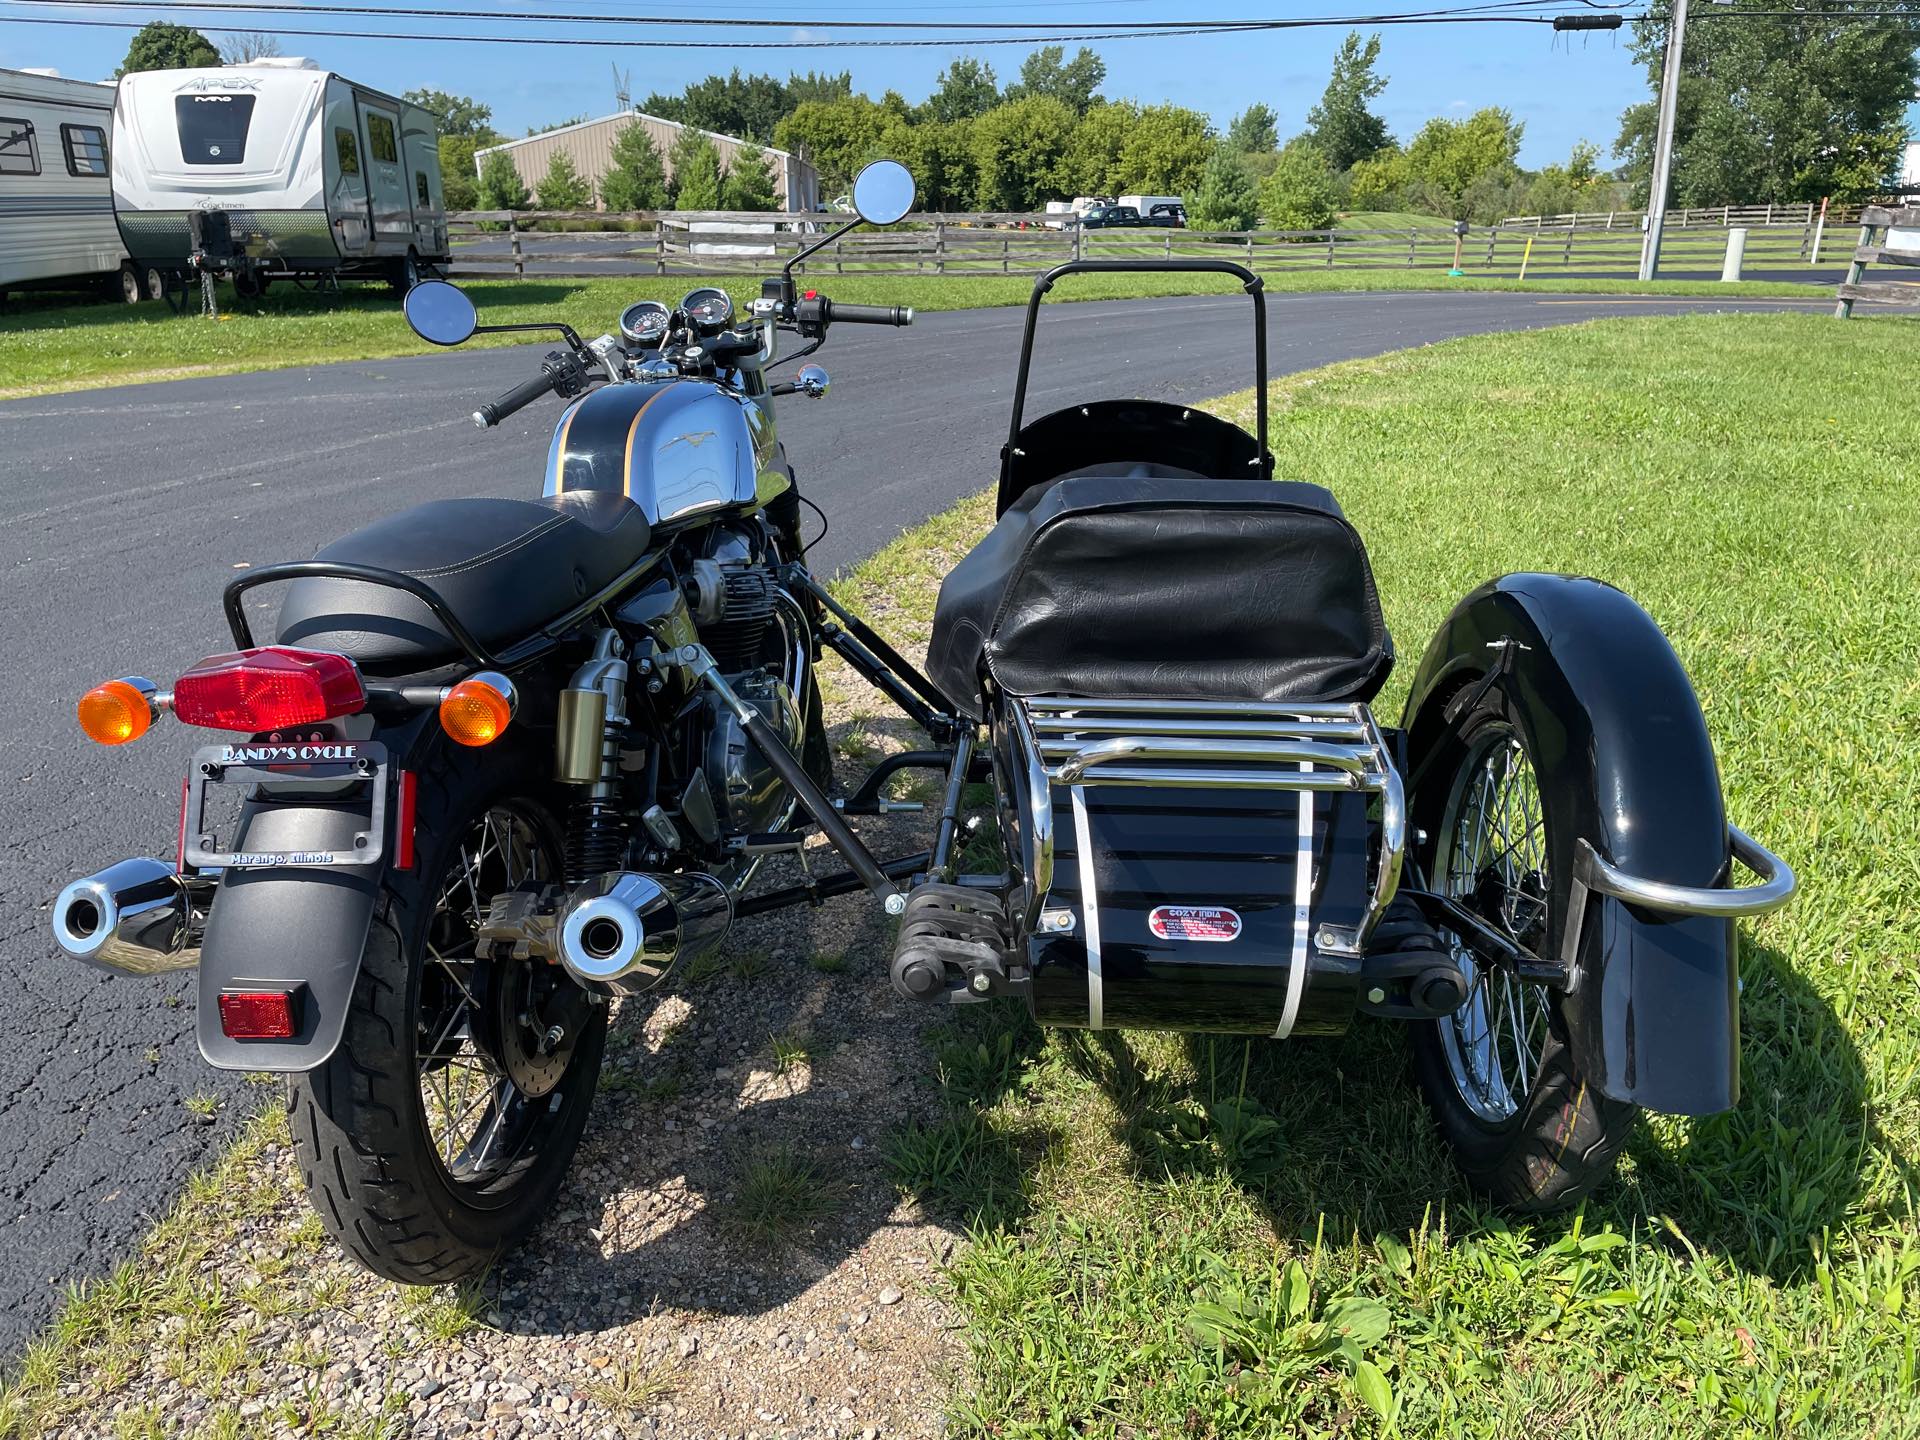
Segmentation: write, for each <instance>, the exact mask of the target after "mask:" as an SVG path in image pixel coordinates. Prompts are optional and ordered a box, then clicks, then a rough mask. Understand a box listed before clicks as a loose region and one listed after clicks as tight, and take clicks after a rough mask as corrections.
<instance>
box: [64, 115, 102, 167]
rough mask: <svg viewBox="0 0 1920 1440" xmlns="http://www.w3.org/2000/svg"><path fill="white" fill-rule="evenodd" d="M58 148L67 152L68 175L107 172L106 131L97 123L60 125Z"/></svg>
mask: <svg viewBox="0 0 1920 1440" xmlns="http://www.w3.org/2000/svg"><path fill="white" fill-rule="evenodd" d="M60 148H61V149H62V150H64V151H66V153H67V173H68V174H69V175H104V174H106V173H107V132H106V131H104V130H102V129H101V128H100V127H99V126H98V125H62V126H61V127H60Z"/></svg>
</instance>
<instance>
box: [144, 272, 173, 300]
mask: <svg viewBox="0 0 1920 1440" xmlns="http://www.w3.org/2000/svg"><path fill="white" fill-rule="evenodd" d="M168 288H169V285H168V277H167V272H166V271H164V270H162V269H161V268H160V267H159V266H158V265H149V266H148V267H147V298H148V299H149V300H164V299H166V298H167V290H168Z"/></svg>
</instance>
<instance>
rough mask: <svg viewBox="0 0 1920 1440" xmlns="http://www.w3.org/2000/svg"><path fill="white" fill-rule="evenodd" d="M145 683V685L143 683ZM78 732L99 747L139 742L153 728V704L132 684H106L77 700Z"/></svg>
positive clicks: (144, 693)
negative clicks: (80, 731)
mask: <svg viewBox="0 0 1920 1440" xmlns="http://www.w3.org/2000/svg"><path fill="white" fill-rule="evenodd" d="M143 683H144V682H143ZM79 715H80V728H81V729H82V730H83V731H85V732H86V736H87V738H88V739H89V740H92V741H95V742H97V743H99V744H101V745H125V744H127V743H128V742H129V741H132V740H138V739H139V738H140V737H141V736H142V735H144V734H146V733H147V729H148V727H149V726H151V725H152V724H153V702H152V701H150V700H149V699H148V698H147V692H146V691H144V690H142V689H141V688H140V686H139V685H136V684H134V682H133V681H131V680H109V681H107V683H106V684H104V685H96V686H94V687H93V689H91V690H89V691H87V693H86V694H84V695H82V696H81V697H80V706H79Z"/></svg>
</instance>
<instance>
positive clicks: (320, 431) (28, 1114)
mask: <svg viewBox="0 0 1920 1440" xmlns="http://www.w3.org/2000/svg"><path fill="white" fill-rule="evenodd" d="M1792 303H1795V304H1797V303H1798V302H1792ZM1826 303H1830V302H1826V301H1822V302H1819V305H1820V308H1824V306H1825V304H1826ZM1703 304H1704V306H1705V307H1706V308H1728V309H1778V308H1782V306H1781V304H1780V303H1779V302H1772V303H1767V302H1749V303H1746V304H1725V305H1721V304H1720V303H1719V302H1712V301H1708V302H1698V301H1658V302H1651V301H1645V300H1637V301H1620V300H1611V299H1603V298H1590V299H1575V298H1571V297H1559V298H1556V297H1553V296H1536V295H1513V294H1453V295H1429V294H1414V293H1407V294H1387V295H1357V294H1355V295H1313V296H1281V297H1275V299H1274V300H1273V301H1272V302H1271V303H1270V305H1269V319H1270V329H1271V350H1270V354H1271V364H1272V368H1273V370H1274V371H1275V373H1281V372H1285V371H1293V370H1300V369H1305V368H1308V367H1310V366H1315V365H1321V364H1325V363H1327V362H1328V361H1333V360H1341V359H1347V358H1350V357H1355V356H1364V355H1373V354H1377V353H1380V352H1382V351H1387V350H1395V349H1400V348H1403V347H1407V346H1413V345H1421V344H1425V343H1428V342H1431V341H1436V340H1441V339H1445V338H1448V337H1450V336H1456V335H1467V334H1475V333H1480V332H1484V331H1493V330H1514V329H1525V328H1532V327H1537V326H1546V325H1559V324H1566V323H1569V322H1572V321H1577V320H1585V319H1588V318H1590V317H1593V316H1596V315H1619V314H1657V313H1663V312H1674V311H1682V310H1693V309H1700V308H1703ZM607 318H608V320H609V322H611V321H612V319H613V317H612V316H611V315H610V316H608V317H607ZM183 323H195V322H183ZM1020 325H1021V312H1020V311H1018V310H1011V309H1004V310H982V311H968V312H958V313H950V314H939V315H929V316H925V317H923V318H922V319H921V320H920V321H919V323H917V324H916V325H915V326H914V327H913V328H912V329H910V330H903V331H895V330H890V329H879V328H868V327H855V326H847V327H843V328H842V329H841V330H840V331H839V332H837V333H836V334H835V335H834V336H833V338H832V340H831V341H830V342H829V344H828V346H827V347H826V349H825V350H824V352H823V353H822V354H821V355H820V357H819V358H820V360H821V361H822V362H823V363H825V364H826V365H828V366H829V367H830V368H831V370H832V373H833V377H834V383H833V391H832V394H831V395H830V396H828V397H827V398H826V399H825V400H823V401H805V400H798V399H796V400H788V401H783V402H781V403H782V407H783V408H782V427H783V433H784V438H785V440H786V444H787V448H788V452H789V454H790V455H791V457H792V460H793V462H794V465H795V467H796V468H797V470H798V471H799V474H800V479H801V485H802V488H803V490H804V491H805V492H806V493H807V494H808V495H809V496H810V497H811V498H812V499H813V500H815V501H816V502H817V503H818V504H819V505H820V506H821V507H822V508H824V509H825V510H826V512H827V513H828V514H829V515H830V516H831V517H832V521H833V528H832V532H831V534H830V535H829V536H828V538H827V540H826V541H825V542H824V543H823V544H822V545H820V546H819V547H818V548H817V549H816V550H815V552H814V557H815V560H816V562H818V563H820V564H821V566H822V568H824V569H828V570H831V569H834V568H837V567H840V566H844V565H847V564H849V563H850V562H853V561H857V560H859V559H860V558H862V557H863V556H865V555H868V554H870V553H871V552H872V551H874V550H875V549H876V548H878V547H879V546H881V545H883V544H884V543H885V542H886V541H888V540H889V539H891V538H892V537H893V536H895V535H897V534H899V533H900V531H901V530H903V529H905V528H906V527H908V526H911V525H913V524H914V523H916V522H917V521H919V520H921V519H923V518H925V517H926V516H928V515H931V514H934V513H936V512H938V511H940V510H941V509H943V508H945V507H946V506H947V505H948V504H949V503H951V502H952V501H954V500H955V499H957V498H958V497H960V496H962V495H965V494H967V493H970V492H972V491H975V490H977V489H979V488H981V487H983V486H984V485H986V484H988V483H989V482H990V481H991V479H992V476H993V473H994V471H993V467H994V462H995V456H996V454H997V452H998V449H999V447H1000V444H1001V443H1002V441H1003V439H1004V437H1005V425H1006V421H1007V407H1008V396H1009V391H1010V389H1011V386H1012V381H1013V371H1014V364H1015V359H1016V356H1017V351H1018V346H1019V337H1020ZM1251 329H1252V326H1251V306H1250V305H1249V304H1248V302H1247V301H1246V300H1245V299H1244V298H1241V297H1237V296H1235V297H1227V298H1212V297H1208V298H1194V299H1164V300H1145V301H1125V302H1114V303H1105V304H1078V305H1067V306H1060V307H1050V308H1049V309H1048V310H1047V311H1046V312H1045V314H1044V316H1043V321H1042V334H1041V346H1040V351H1039V360H1038V363H1037V365H1036V373H1035V377H1034V386H1033V388H1034V395H1033V398H1032V402H1031V408H1030V411H1029V413H1031V414H1039V413H1044V412H1045V411H1046V410H1048V409H1051V408H1054V407H1055V406H1057V405H1059V404H1062V403H1066V402H1069V401H1072V400H1078V399H1093V398H1099V397H1102V396H1113V395H1122V394H1126V395H1136V396H1145V397H1154V398H1165V399H1192V400H1199V399H1205V398H1207V397H1210V396H1215V395H1220V394H1223V393H1226V392H1228V391H1231V390H1234V389H1238V388H1240V387H1242V386H1244V385H1246V384H1248V383H1249V382H1250V379H1251V374H1252V371H1251V364H1252V361H1251V355H1252V343H1251V334H1250V332H1251ZM76 343H85V337H84V336H77V337H76ZM421 348H422V350H423V351H424V350H425V349H426V347H425V346H424V345H423V346H422V347H421ZM540 353H541V349H540V348H539V347H536V348H533V349H518V348H517V349H511V350H482V351H473V352H467V353H431V354H427V353H423V354H420V355H416V356H409V357H406V358H404V359H395V360H380V361H369V362H364V363H354V364H344V365H329V366H322V367H317V368H313V369H306V370H280V371H273V372H268V373H263V374H254V375H244V376H234V377H227V378H214V379H201V380H179V381H173V382H170V383H166V384H155V385H142V386H132V387H125V388H119V389H101V390H95V391H92V392H88V393H84V394H76V395H63V396H53V397H47V398H43V399H31V400H17V401H9V402H6V403H4V404H0V610H3V611H4V613H5V614H6V615H7V616H9V617H11V618H10V620H9V622H8V626H7V636H6V641H5V645H4V649H3V650H0V654H4V657H5V665H4V672H3V673H4V683H0V736H4V737H5V745H6V751H5V753H6V754H7V755H8V756H10V757H11V759H9V760H8V761H7V763H6V770H5V774H4V776H0V780H3V781H4V784H5V786H6V791H7V801H6V805H5V809H4V813H5V816H6V819H7V829H8V831H9V834H8V836H7V842H8V843H7V844H6V847H5V849H4V850H3V851H0V980H3V981H4V983H0V1034H4V1035H6V1036H7V1037H8V1038H7V1043H6V1044H5V1045H4V1046H0V1126H4V1133H5V1136H6V1142H5V1144H4V1146H0V1354H4V1353H7V1352H11V1351H14V1350H16V1349H17V1348H18V1347H19V1346H20V1345H21V1344H23V1343H24V1342H25V1341H26V1340H27V1339H28V1338H30V1336H31V1335H32V1334H33V1333H34V1332H35V1330H36V1329H37V1328H38V1327H39V1326H40V1325H41V1324H42V1323H43V1322H44V1321H45V1320H46V1318H47V1316H48V1314H49V1312H50V1310H51V1308H52V1307H53V1306H54V1305H55V1304H56V1303H57V1301H58V1299H59V1296H60V1295H61V1294H62V1292H63V1290H64V1287H65V1286H66V1285H67V1284H69V1283H70V1282H72V1281H75V1280H79V1279H81V1278H83V1277H86V1276H91V1275H98V1274H100V1273H102V1272H104V1271H106V1270H107V1269H109V1268H110V1267H111V1266H112V1265H113V1264H114V1263H115V1261H117V1260H118V1259H120V1258H123V1257H124V1256H126V1255H127V1254H128V1253H129V1252H130V1250H131V1248H132V1245H133V1243H134V1242H135V1240H136V1239H137V1237H138V1236H139V1235H140V1234H141V1233H142V1232H143V1231H144V1230H145V1229H146V1228H147V1227H148V1226H149V1225H150V1224H151V1223H152V1221H153V1220H154V1219H155V1218H156V1217H157V1216H158V1215H159V1214H161V1213H163V1212H164V1210H165V1209H166V1208H167V1206H168V1205H169V1204H170V1203H171V1202H172V1200H173V1198H174V1197H175V1195H176V1194H177V1193H178V1192H179V1190H180V1188H181V1185H182V1182H183V1181H184V1179H185V1177H186V1175H187V1173H188V1172H189V1170H191V1169H192V1168H193V1167H194V1166H196V1165H199V1164H201V1163H203V1162H205V1161H206V1160H207V1159H208V1158H209V1157H210V1156H211V1155H212V1154H214V1153H216V1152H217V1149H218V1148H219V1147H220V1146H221V1145H222V1144H223V1143H224V1142H225V1141H226V1140H227V1139H228V1138H229V1136H230V1135H231V1133H232V1131H233V1129H234V1127H235V1125H236V1124H237V1123H238V1117H239V1116H240V1115H242V1114H244V1113H246V1112H247V1111H248V1110H249V1109H250V1108H251V1107H252V1106H253V1105H254V1104H256V1103H258V1101H259V1099H260V1098H261V1095H262V1092H261V1091H259V1090H256V1089H253V1088H252V1087H249V1086H248V1085H247V1084H246V1083H245V1082H244V1080H242V1079H241V1078H240V1077H238V1076H233V1075H225V1074H221V1073H218V1072H215V1071H212V1070H210V1069H208V1068H207V1067H206V1066H205V1065H204V1064H202V1062H201V1060H200V1057H199V1054H198V1051H197V1050H196V1048H195V1045H194V1041H193V1000H192V994H191V986H190V977H187V976H174V977H171V978H169V979H166V980H160V981H137V980H131V979H122V978H118V977H109V976H105V975H101V974H98V973H95V972H94V971H91V970H88V969H85V968H82V967H80V966H77V965H74V964H71V963H69V962H67V961H65V960H63V959H60V958H57V955H56V952H55V951H54V948H53V945H52V942H51V940H50V939H49V936H48V931H47V903H48V900H49V899H50V897H52V896H53V895H54V894H55V893H56V892H57V891H58V890H59V889H60V887H61V886H62V885H64V884H65V883H66V882H67V881H68V880H70V879H72V878H74V877H76V876H79V875H82V874H85V873H87V872H89V871H92V870H94V869H97V868H99V867H101V866H103V865H105V864H108V863H110V862H111V861H114V860H118V859H121V858H123V857H125V856H128V855H161V856H171V855H172V854H173V852H174V843H175V825H176V823H177V819H178V801H177V798H176V797H177V796H178V794H179V787H180V777H181V774H182V772H183V767H184V764H185V755H186V752H187V750H188V749H189V746H190V744H191V743H193V742H192V741H191V740H190V738H189V737H188V736H185V735H182V734H180V733H178V731H177V730H176V729H175V728H174V727H173V726H172V725H171V724H170V723H169V724H166V725H163V726H162V727H161V728H160V729H159V730H158V731H157V732H156V733H155V734H153V735H151V736H148V737H147V738H145V739H144V740H142V741H141V742H140V743H138V744H136V745H133V746H131V747H128V748H127V749H126V750H124V751H107V750H102V749H99V748H97V747H95V746H93V745H91V744H90V743H88V742H87V741H86V740H84V739H83V738H82V737H81V736H80V734H79V732H78V730H77V729H76V727H75V724H74V719H73V704H74V701H75V699H76V698H77V697H78V696H79V695H80V693H81V692H82V691H83V690H85V689H86V688H87V687H88V686H89V685H92V684H95V683H97V682H99V681H101V680H103V679H108V678H111V677H112V676H115V675H122V674H128V673H137V674H146V675H150V676H152V677H154V678H155V679H157V680H159V681H160V682H161V683H162V684H163V685H164V684H168V683H171V681H172V680H173V678H174V677H175V676H177V675H178V674H179V673H180V672H181V670H183V669H185V668H186V667H187V666H189V665H191V664H192V663H193V662H194V661H195V660H196V659H198V658H199V657H200V656H202V655H205V654H208V653H211V652H216V651H219V650H223V649H225V648H227V647H228V645H229V638H228V636H227V633H226V630H225V627H224V625H223V624H222V622H221V618H220V607H219V593H220V588H221V586H222V585H223V584H225V583H226V581H228V580H229V579H231V578H232V577H233V576H234V575H235V574H236V573H238V572H239V570H241V569H242V568H244V567H246V566H248V565H260V564H266V563H270V562H273V561H277V560H288V559H303V558H305V557H307V556H309V555H311V554H312V553H313V551H314V550H315V549H316V548H317V547H318V546H320V545H321V544H323V543H324V542H326V541H328V540H330V539H332V538H334V537H335V536H337V535H339V534H341V533H342V532H344V531H347V530H350V529H352V528H354V527H356V526H358V525H360V524H362V523H365V522H367V521H370V520H372V519H374V518H375V517H378V516H381V515H385V514H387V513H388V512H390V511H393V510H397V509H399V508H401V507H403V506H406V505H409V504H412V503H414V502H416V501H420V500H426V499H431V498H434V497H440V496H456V495H469V494H482V495H520V494H536V493H538V490H539V486H540V469H541V464H542V462H543V459H544V456H545V453H546V448H547V443H548V435H549V425H550V422H551V420H552V418H553V416H554V415H556V414H557V413H558V406H557V404H555V403H553V402H547V403H545V404H541V405H535V406H532V407H529V408H528V409H527V410H524V411H522V412H521V413H520V414H519V415H518V416H516V417H514V418H513V419H512V420H510V421H509V422H508V423H507V424H506V425H505V426H504V427H503V428H502V429H500V430H498V431H493V432H482V431H479V430H476V429H475V428H474V427H473V425H472V424H471V423H470V422H469V421H468V418H467V417H468V414H469V413H470V412H471V411H472V410H473V409H474V407H475V405H476V404H478V403H479V402H481V401H484V400H488V399H491V398H493V397H495V396H497V395H499V394H501V393H502V392H504V391H505V390H507V389H508V388H509V387H510V386H512V385H514V384H516V383H517V382H519V381H520V380H522V379H524V378H526V377H527V376H528V375H529V374H531V373H532V372H533V370H534V367H535V365H536V364H537V362H538V358H539V355H540ZM267 943H271V937H268V939H267ZM267 1093H271V1092H267ZM197 1097H205V1098H209V1099H215V1100H218V1101H219V1102H220V1108H219V1112H218V1115H217V1116H216V1117H215V1118H213V1119H212V1120H203V1119H201V1118H199V1117H198V1116H197V1115H196V1113H195V1111H196V1110H197V1109H205V1108H206V1107H205V1106H204V1105H199V1106H189V1104H188V1102H189V1101H190V1100H193V1099H196V1098H197Z"/></svg>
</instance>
